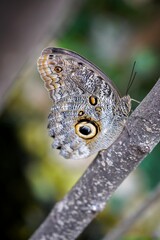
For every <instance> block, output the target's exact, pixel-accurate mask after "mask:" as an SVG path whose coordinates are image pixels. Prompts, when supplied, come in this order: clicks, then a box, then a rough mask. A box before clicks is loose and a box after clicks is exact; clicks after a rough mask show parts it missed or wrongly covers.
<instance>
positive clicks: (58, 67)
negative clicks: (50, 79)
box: [54, 66, 63, 73]
mask: <svg viewBox="0 0 160 240" xmlns="http://www.w3.org/2000/svg"><path fill="white" fill-rule="evenodd" d="M54 70H55V71H56V72H57V73H60V72H62V70H63V69H62V68H61V67H60V66H55V68H54Z"/></svg>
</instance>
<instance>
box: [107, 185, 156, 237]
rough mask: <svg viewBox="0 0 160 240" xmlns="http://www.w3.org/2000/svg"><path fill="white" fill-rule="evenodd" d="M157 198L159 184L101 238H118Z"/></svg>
mask: <svg viewBox="0 0 160 240" xmlns="http://www.w3.org/2000/svg"><path fill="white" fill-rule="evenodd" d="M158 199H160V184H159V185H158V187H157V188H156V189H155V190H154V191H153V192H152V193H150V194H149V196H148V197H147V198H146V200H145V201H144V202H143V203H142V204H141V205H140V206H139V208H138V209H137V210H136V211H135V210H134V213H133V214H132V215H130V216H128V218H126V219H124V221H122V222H120V224H119V225H118V226H117V227H116V228H115V229H114V230H113V231H111V232H109V233H108V234H107V235H106V236H105V237H104V238H103V240H119V239H120V238H121V237H122V236H123V235H124V234H125V233H126V232H128V231H129V229H130V228H131V226H132V225H133V224H134V223H135V222H136V221H138V219H139V218H140V217H141V215H142V214H144V212H145V211H146V210H147V209H148V208H149V207H150V206H151V205H152V204H153V203H155V202H156V201H157V200H158Z"/></svg>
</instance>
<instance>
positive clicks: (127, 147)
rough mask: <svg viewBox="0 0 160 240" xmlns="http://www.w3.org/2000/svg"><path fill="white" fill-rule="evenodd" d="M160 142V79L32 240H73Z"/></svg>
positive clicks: (53, 210)
mask: <svg viewBox="0 0 160 240" xmlns="http://www.w3.org/2000/svg"><path fill="white" fill-rule="evenodd" d="M159 141H160V80H159V81H158V82H157V83H156V85H155V86H154V87H153V89H152V90H151V91H150V93H149V94H148V95H147V96H146V98H145V99H144V100H143V101H142V103H141V104H140V105H139V106H138V107H137V109H136V110H135V111H134V112H133V113H132V115H131V116H130V117H129V119H128V122H127V125H126V127H125V128H124V130H123V132H122V134H121V135H120V137H119V138H118V139H117V140H116V141H115V142H114V143H113V144H112V145H111V146H110V147H109V148H108V149H106V150H103V151H101V152H100V153H99V154H98V155H97V157H96V158H95V159H94V161H93V162H92V163H91V165H90V166H89V167H88V169H87V170H86V172H85V173H84V175H83V176H82V177H81V178H80V180H79V181H78V182H77V184H76V185H75V186H74V187H73V188H72V189H71V191H70V192H69V193H68V194H67V195H66V196H65V197H64V199H63V200H62V201H60V202H58V203H57V204H56V205H55V207H54V208H53V209H52V211H51V213H50V214H49V216H48V217H47V219H46V220H45V221H44V223H43V224H42V225H41V226H40V227H39V228H38V230H37V231H36V232H35V233H34V235H33V236H32V237H31V238H30V240H73V239H76V237H78V236H79V234H80V233H81V232H82V231H83V229H84V228H85V227H86V226H87V225H88V224H89V223H90V222H91V220H92V219H93V218H94V217H95V216H96V215H97V214H98V213H99V212H100V211H102V210H103V208H104V207H105V204H106V202H107V200H108V199H109V197H110V196H111V195H112V193H113V192H114V191H115V190H116V189H117V187H118V186H119V185H120V184H121V183H122V181H123V180H124V179H125V178H126V177H127V176H128V175H129V173H130V172H132V171H133V170H134V169H135V168H136V167H137V165H138V164H139V163H140V162H141V161H142V159H144V158H145V156H147V154H148V153H149V152H151V151H152V149H153V148H154V147H155V146H156V144H158V142H159Z"/></svg>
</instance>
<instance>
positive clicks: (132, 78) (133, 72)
mask: <svg viewBox="0 0 160 240" xmlns="http://www.w3.org/2000/svg"><path fill="white" fill-rule="evenodd" d="M135 65H136V61H134V63H133V67H132V71H131V75H130V79H129V82H128V86H127V90H126V95H127V94H128V92H129V89H130V88H131V86H132V84H133V82H134V79H135V77H136V74H137V72H135V71H134V70H135Z"/></svg>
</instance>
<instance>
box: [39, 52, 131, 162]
mask: <svg viewBox="0 0 160 240" xmlns="http://www.w3.org/2000/svg"><path fill="white" fill-rule="evenodd" d="M37 65H38V70H39V73H40V75H41V78H42V79H43V80H44V82H45V86H46V88H47V90H48V91H49V94H50V97H51V99H52V100H53V106H52V108H51V112H50V114H49V117H48V120H49V124H48V128H49V134H50V136H52V137H53V138H54V142H53V145H52V146H53V148H57V149H60V154H61V155H62V156H63V157H65V158H71V159H79V158H84V157H88V156H90V155H91V154H93V153H96V152H98V151H100V150H102V149H105V148H107V147H109V146H110V145H111V144H112V143H113V142H114V141H115V139H116V138H117V137H118V136H119V134H120V133H121V131H122V129H123V127H124V124H125V120H126V119H127V117H128V114H129V112H130V108H131V104H130V97H129V96H124V97H123V98H121V97H120V95H119V93H118V92H117V90H116V88H115V87H114V86H113V84H112V82H111V80H109V79H108V77H107V76H106V75H105V74H104V73H102V72H101V71H100V70H99V69H98V68H97V67H96V66H95V65H93V64H92V63H90V62H89V61H87V60H86V59H85V58H83V57H81V56H80V55H78V54H76V53H74V52H71V51H68V50H64V49H60V48H46V49H44V50H43V52H42V54H41V56H40V58H39V59H38V64H37Z"/></svg>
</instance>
